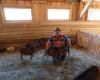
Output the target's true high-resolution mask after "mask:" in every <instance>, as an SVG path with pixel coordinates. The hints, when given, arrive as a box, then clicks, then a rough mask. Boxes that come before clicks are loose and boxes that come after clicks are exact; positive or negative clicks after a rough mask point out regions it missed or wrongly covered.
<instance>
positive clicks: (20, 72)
mask: <svg viewBox="0 0 100 80" xmlns="http://www.w3.org/2000/svg"><path fill="white" fill-rule="evenodd" d="M70 53H71V55H70V57H66V58H65V61H64V62H63V64H62V65H54V64H53V62H52V58H51V57H44V59H43V54H44V50H39V51H37V52H36V53H35V55H34V57H33V59H32V60H30V59H29V57H30V56H25V57H24V61H23V62H22V61H21V59H20V55H19V53H18V52H14V53H8V52H5V53H0V80H73V79H74V78H75V77H76V76H77V75H78V74H80V73H81V72H83V71H84V70H85V69H86V68H88V67H89V66H91V65H97V66H100V56H94V55H91V54H89V53H88V52H87V51H85V50H78V49H71V51H70Z"/></svg>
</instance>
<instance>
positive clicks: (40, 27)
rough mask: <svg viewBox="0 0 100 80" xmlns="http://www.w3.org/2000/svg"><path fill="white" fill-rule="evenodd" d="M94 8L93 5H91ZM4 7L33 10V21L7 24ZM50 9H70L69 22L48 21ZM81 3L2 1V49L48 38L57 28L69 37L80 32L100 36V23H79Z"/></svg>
mask: <svg viewBox="0 0 100 80" xmlns="http://www.w3.org/2000/svg"><path fill="white" fill-rule="evenodd" d="M91 6H92V5H91ZM4 7H19V8H21V7H23V8H27V7H29V8H32V15H33V20H32V21H30V22H6V21H5V20H4V17H3V8H4ZM48 8H68V9H70V20H69V21H48V20H47V9H48ZM79 9H80V4H79V3H68V2H64V1H60V2H59V1H55V2H54V1H52V2H51V1H48V2H46V1H44V0H43V1H42V0H41V1H34V0H1V4H0V47H10V46H21V45H23V44H25V43H27V42H29V41H32V40H33V39H35V38H41V37H48V36H49V35H51V34H52V33H53V29H54V28H55V27H60V28H61V29H62V32H63V33H64V34H67V35H74V36H76V34H77V31H78V30H85V31H88V32H93V33H96V34H100V22H93V21H92V22H91V21H88V22H86V21H84V20H86V19H82V21H78V17H79Z"/></svg>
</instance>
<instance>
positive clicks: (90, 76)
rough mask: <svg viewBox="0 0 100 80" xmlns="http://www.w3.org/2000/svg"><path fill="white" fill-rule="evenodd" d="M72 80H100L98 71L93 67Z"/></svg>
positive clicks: (99, 71) (99, 70)
mask: <svg viewBox="0 0 100 80" xmlns="http://www.w3.org/2000/svg"><path fill="white" fill-rule="evenodd" d="M74 80H100V69H99V68H98V67H97V66H94V65H93V66H91V67H89V68H88V69H87V70H86V71H84V72H83V73H82V74H80V75H79V76H78V77H76V78H75V79H74Z"/></svg>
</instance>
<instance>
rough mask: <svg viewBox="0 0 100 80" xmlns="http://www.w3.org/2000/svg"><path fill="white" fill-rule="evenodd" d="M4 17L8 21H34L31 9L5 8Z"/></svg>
mask: <svg viewBox="0 0 100 80" xmlns="http://www.w3.org/2000/svg"><path fill="white" fill-rule="evenodd" d="M4 15H5V19H6V21H18V20H21V21H24V20H32V14H31V9H30V8H28V9H26V8H25V9H23V8H4Z"/></svg>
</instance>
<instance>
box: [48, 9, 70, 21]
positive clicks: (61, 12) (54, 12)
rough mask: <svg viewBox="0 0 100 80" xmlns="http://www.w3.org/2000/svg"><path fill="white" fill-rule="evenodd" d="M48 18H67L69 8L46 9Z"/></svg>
mask: <svg viewBox="0 0 100 80" xmlns="http://www.w3.org/2000/svg"><path fill="white" fill-rule="evenodd" d="M48 20H69V9H48Z"/></svg>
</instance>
